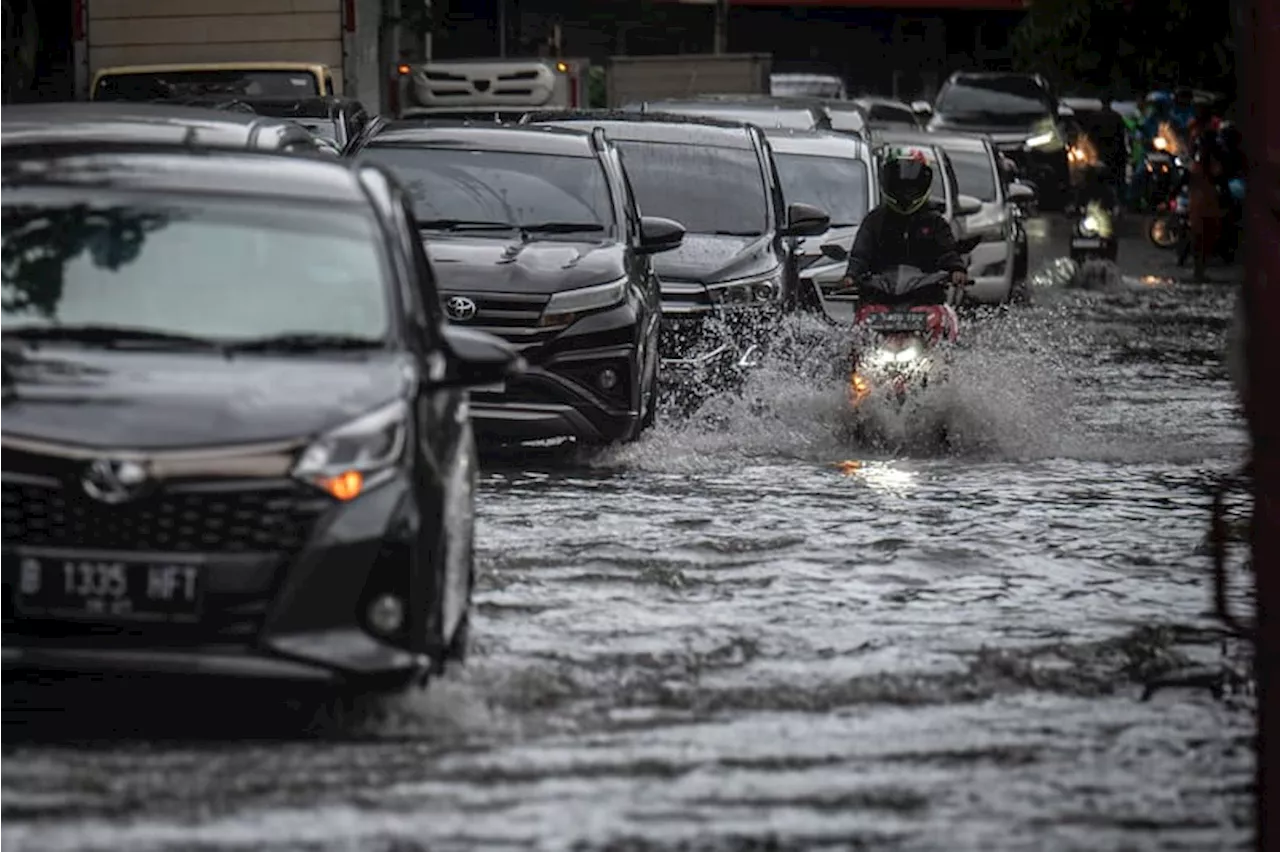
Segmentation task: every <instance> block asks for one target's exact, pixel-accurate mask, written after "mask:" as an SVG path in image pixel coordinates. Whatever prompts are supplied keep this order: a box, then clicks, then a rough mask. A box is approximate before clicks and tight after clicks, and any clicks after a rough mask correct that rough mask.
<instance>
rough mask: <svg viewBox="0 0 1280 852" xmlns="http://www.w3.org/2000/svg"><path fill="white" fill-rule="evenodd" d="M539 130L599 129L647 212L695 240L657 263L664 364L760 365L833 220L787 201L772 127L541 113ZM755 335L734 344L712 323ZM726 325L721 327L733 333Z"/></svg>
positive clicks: (689, 367) (696, 367) (676, 367)
mask: <svg viewBox="0 0 1280 852" xmlns="http://www.w3.org/2000/svg"><path fill="white" fill-rule="evenodd" d="M528 121H530V122H531V123H538V124H548V125H552V126H559V127H579V128H581V127H595V128H598V129H603V130H604V132H605V135H606V136H608V137H609V139H610V140H612V141H613V144H615V145H617V146H618V148H619V149H620V150H621V152H622V159H623V162H624V163H625V165H626V169H627V174H628V175H629V176H630V179H631V183H632V185H633V186H634V187H635V192H636V198H637V199H638V201H639V203H640V209H641V211H642V212H644V213H652V214H655V215H658V216H670V217H673V218H677V217H678V218H679V220H680V221H681V222H682V223H683V224H684V226H685V228H686V229H687V233H686V234H685V238H684V244H683V245H682V246H681V247H680V248H679V249H678V250H676V251H672V252H668V253H667V254H664V255H663V256H662V257H660V258H658V259H657V260H656V266H657V270H658V276H659V277H660V278H661V279H662V312H663V320H664V323H663V325H664V329H663V345H662V353H663V357H664V358H665V359H667V363H668V365H669V366H670V367H671V369H672V370H673V371H678V372H680V373H685V372H701V371H703V370H706V369H709V368H710V369H714V370H718V369H719V367H720V366H721V365H723V363H724V362H726V361H734V362H735V363H738V364H746V363H750V361H751V360H752V359H753V357H754V356H753V354H752V350H753V347H755V346H756V341H757V340H759V336H758V335H757V334H756V333H755V332H756V331H758V328H759V323H760V322H761V321H767V320H769V319H771V318H773V317H775V316H776V315H777V314H778V313H780V312H781V311H782V310H784V309H789V308H793V307H795V303H796V296H797V294H798V293H799V292H800V280H799V272H798V268H797V257H798V254H797V252H798V243H799V238H800V237H809V236H816V235H818V234H822V233H826V231H827V228H828V226H829V224H830V218H829V217H828V216H827V214H826V213H824V212H823V211H821V210H819V209H817V208H815V207H813V206H811V205H808V204H799V203H794V204H790V205H788V204H787V203H786V200H785V199H784V198H783V194H782V187H781V184H780V182H779V180H778V170H777V166H776V164H775V163H774V159H773V152H772V149H770V147H769V142H768V140H767V139H766V137H765V135H764V132H763V131H761V130H760V128H758V127H755V126H752V125H747V124H743V123H741V122H729V121H718V120H715V119H709V118H694V117H690V116H673V115H661V114H644V113H606V114H603V115H602V114H599V113H594V112H590V111H586V112H579V113H574V114H571V115H569V116H567V117H566V116H565V115H556V114H550V115H541V114H538V113H531V114H530V115H529V116H528ZM713 316H715V317H720V318H725V319H727V320H728V323H727V325H729V326H731V327H735V328H740V329H743V330H742V332H741V333H737V332H734V333H732V334H730V336H729V337H730V339H725V338H724V337H723V336H722V335H720V334H719V333H717V332H716V331H715V329H713V328H709V327H708V324H707V323H706V322H705V321H706V320H707V319H708V318H711V317H713ZM724 325H725V324H716V328H721V327H723V326H724Z"/></svg>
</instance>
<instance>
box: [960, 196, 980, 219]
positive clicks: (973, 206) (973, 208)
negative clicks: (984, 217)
mask: <svg viewBox="0 0 1280 852" xmlns="http://www.w3.org/2000/svg"><path fill="white" fill-rule="evenodd" d="M981 212H982V202H981V201H979V200H978V199H976V198H974V197H973V196H972V195H962V196H960V197H959V198H958V199H957V200H956V213H958V214H959V215H961V216H972V215H973V214H974V213H981Z"/></svg>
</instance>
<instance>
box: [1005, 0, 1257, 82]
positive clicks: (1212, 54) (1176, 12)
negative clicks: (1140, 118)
mask: <svg viewBox="0 0 1280 852" xmlns="http://www.w3.org/2000/svg"><path fill="white" fill-rule="evenodd" d="M1012 46H1013V52H1014V61H1015V63H1017V65H1018V67H1019V68H1021V69H1022V70H1025V71H1034V72H1038V73H1041V74H1044V75H1045V76H1046V77H1048V78H1049V79H1050V80H1052V81H1053V82H1054V83H1055V84H1056V85H1057V86H1058V87H1059V89H1060V90H1062V91H1081V92H1087V91H1092V92H1097V93H1104V92H1108V91H1110V92H1115V93H1116V94H1118V95H1129V96H1138V95H1141V94H1143V93H1145V92H1147V91H1150V90H1151V89H1157V88H1164V89H1170V88H1173V87H1176V86H1179V85H1186V86H1194V87H1197V88H1206V89H1211V90H1215V91H1219V92H1224V93H1228V94H1230V93H1231V92H1234V90H1235V67H1234V52H1235V47H1234V43H1233V40H1232V36H1231V15H1230V9H1229V6H1228V4H1226V3H1207V2H1204V0H1032V3H1031V8H1030V9H1029V10H1028V12H1027V15H1026V17H1025V18H1024V19H1023V21H1022V23H1021V24H1019V25H1018V27H1017V29H1015V30H1014V33H1013V38H1012Z"/></svg>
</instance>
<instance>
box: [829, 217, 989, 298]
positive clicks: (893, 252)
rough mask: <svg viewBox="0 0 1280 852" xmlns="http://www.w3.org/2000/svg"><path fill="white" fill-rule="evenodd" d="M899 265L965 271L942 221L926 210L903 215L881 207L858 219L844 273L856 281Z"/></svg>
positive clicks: (951, 234)
mask: <svg viewBox="0 0 1280 852" xmlns="http://www.w3.org/2000/svg"><path fill="white" fill-rule="evenodd" d="M902 265H905V266H915V267H917V268H919V269H920V270H922V271H924V272H937V271H938V270H942V269H946V270H949V271H951V272H964V271H965V262H964V258H963V257H961V256H960V252H958V251H956V238H955V234H953V233H951V226H950V225H948V224H947V220H946V219H944V218H942V217H941V216H939V215H938V214H937V213H935V212H933V211H932V210H929V209H928V208H921V209H920V210H917V211H916V212H915V213H912V214H910V215H908V216H903V215H902V214H901V213H897V212H895V211H893V210H890V209H889V208H888V207H886V206H885V205H883V204H881V205H880V206H879V207H876V208H875V209H873V210H872V211H871V212H870V213H868V214H867V216H866V218H865V219H863V220H862V225H861V226H860V227H859V228H858V237H857V239H855V240H854V241H853V251H851V252H849V267H848V271H847V272H846V274H847V275H848V276H849V277H850V278H853V279H854V280H857V279H859V278H861V277H862V276H863V275H866V274H870V273H876V272H882V271H884V270H885V269H889V268H891V267H894V266H902Z"/></svg>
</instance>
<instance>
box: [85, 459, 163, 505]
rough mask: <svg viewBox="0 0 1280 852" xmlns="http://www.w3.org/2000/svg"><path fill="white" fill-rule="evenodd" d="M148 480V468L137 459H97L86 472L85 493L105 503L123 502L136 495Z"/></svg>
mask: <svg viewBox="0 0 1280 852" xmlns="http://www.w3.org/2000/svg"><path fill="white" fill-rule="evenodd" d="M146 481H147V469H146V468H145V467H143V466H142V465H141V464H139V463H138V462H135V461H116V460H112V459H97V460H96V461H94V462H93V463H92V464H90V465H89V467H88V468H87V469H86V470H85V472H84V477H83V478H82V479H81V480H80V485H81V486H82V487H83V488H84V493H85V494H88V495H89V496H90V497H92V498H93V499H95V500H100V501H101V502H103V503H110V504H113V505H114V504H116V503H123V502H125V501H126V500H130V499H132V498H133V497H136V496H137V495H138V493H139V492H140V491H141V490H142V486H143V485H144V484H145V483H146Z"/></svg>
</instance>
